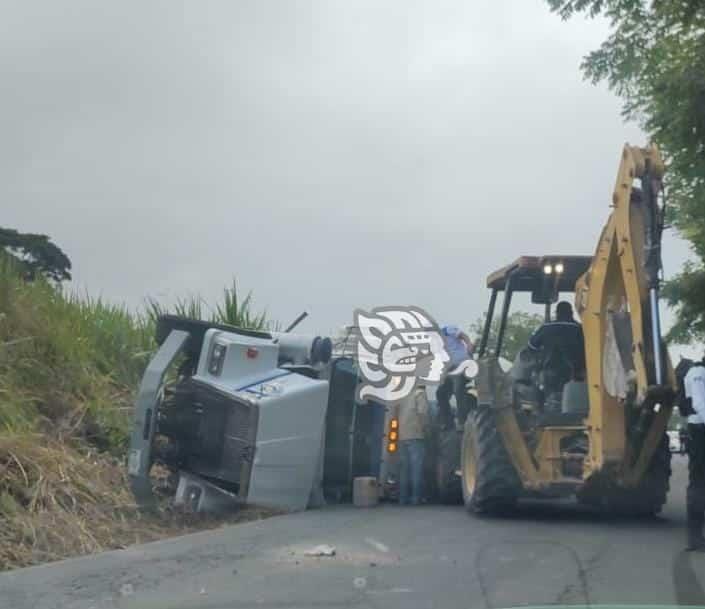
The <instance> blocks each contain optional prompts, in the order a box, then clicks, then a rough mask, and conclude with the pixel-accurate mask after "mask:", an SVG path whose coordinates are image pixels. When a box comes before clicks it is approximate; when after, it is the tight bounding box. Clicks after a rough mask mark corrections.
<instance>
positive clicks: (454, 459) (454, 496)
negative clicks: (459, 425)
mask: <svg viewBox="0 0 705 609" xmlns="http://www.w3.org/2000/svg"><path fill="white" fill-rule="evenodd" d="M461 442H462V434H461V432H459V431H457V430H455V429H451V430H448V431H441V432H440V434H439V438H438V455H437V457H436V467H435V472H434V473H435V478H436V480H435V482H436V489H437V491H438V501H439V502H440V503H445V504H447V505H460V504H461V503H462V502H463V489H462V486H461V481H460V476H458V475H457V471H458V469H459V468H460V446H461Z"/></svg>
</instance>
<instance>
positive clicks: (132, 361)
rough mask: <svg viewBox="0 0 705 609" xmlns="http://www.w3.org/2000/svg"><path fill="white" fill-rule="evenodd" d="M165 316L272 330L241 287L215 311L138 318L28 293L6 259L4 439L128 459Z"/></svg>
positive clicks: (159, 310) (0, 358) (1, 266)
mask: <svg viewBox="0 0 705 609" xmlns="http://www.w3.org/2000/svg"><path fill="white" fill-rule="evenodd" d="M163 313H175V314H178V315H185V316H188V317H194V318H198V319H205V320H208V321H213V322H219V323H228V324H233V325H237V326H241V327H248V328H255V329H265V328H269V327H270V326H271V324H270V323H269V322H268V321H267V317H266V313H264V312H262V313H257V312H255V311H254V310H253V307H252V297H251V294H247V296H245V297H244V298H241V297H240V294H239V292H238V288H237V285H236V283H235V282H234V281H233V283H232V285H231V286H229V287H227V288H226V289H225V290H224V294H223V299H222V302H220V303H218V304H216V305H215V307H214V308H213V309H212V310H211V309H209V308H208V307H207V306H206V305H205V303H203V301H202V300H201V299H200V298H198V297H190V298H187V299H182V300H179V301H178V302H177V303H176V304H175V305H174V306H172V307H165V306H163V305H161V304H160V303H158V302H156V301H154V300H149V301H148V303H147V306H146V310H145V311H144V312H142V313H135V312H132V311H129V310H128V309H127V308H125V307H124V306H120V305H114V304H112V303H109V302H105V301H103V300H101V299H99V298H98V299H96V298H90V297H89V296H85V295H79V294H76V293H70V292H67V291H65V290H61V289H59V288H57V287H55V286H54V285H52V284H50V283H48V282H46V281H42V280H37V281H34V282H31V283H27V282H25V281H23V280H22V279H21V278H20V276H19V274H18V272H17V268H16V266H15V265H14V264H13V262H12V260H11V259H9V258H8V257H7V256H4V255H0V435H2V434H4V433H13V434H17V433H36V432H43V433H47V434H50V435H51V436H52V437H53V438H57V439H62V438H72V439H75V438H79V439H83V440H86V441H88V442H89V443H91V444H93V445H94V446H96V447H98V448H99V449H101V450H107V451H110V452H113V453H114V454H122V453H123V451H124V449H125V447H126V441H127V430H128V424H129V415H130V411H131V408H132V400H133V397H134V393H135V391H136V389H137V387H138V385H139V381H140V378H141V376H142V372H143V370H144V367H145V366H146V364H147V362H148V361H149V357H150V355H151V354H152V353H153V352H154V350H155V348H156V345H155V343H154V339H153V336H154V327H155V320H156V317H157V316H158V315H160V314H163Z"/></svg>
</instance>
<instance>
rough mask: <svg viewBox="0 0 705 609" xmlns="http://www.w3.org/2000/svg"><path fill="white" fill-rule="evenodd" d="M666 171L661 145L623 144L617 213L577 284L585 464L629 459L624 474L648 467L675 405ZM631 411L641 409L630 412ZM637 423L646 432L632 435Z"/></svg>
mask: <svg viewBox="0 0 705 609" xmlns="http://www.w3.org/2000/svg"><path fill="white" fill-rule="evenodd" d="M663 174H664V165H663V161H662V160H661V156H660V154H659V151H658V149H657V148H656V146H653V145H652V146H650V147H648V148H637V147H634V146H629V145H625V147H624V150H623V152H622V158H621V162H620V166H619V171H618V174H617V181H616V184H615V188H614V193H613V196H612V207H613V211H612V213H611V214H610V217H609V220H608V221H607V224H606V225H605V227H604V229H603V231H602V235H601V236H600V240H599V242H598V245H597V250H596V252H595V256H594V258H593V261H592V264H591V265H590V268H589V269H588V271H587V272H586V273H585V274H584V275H583V276H582V277H581V278H580V279H579V280H578V282H577V285H576V308H577V310H578V311H579V312H580V315H581V318H582V323H583V330H584V334H585V353H586V367H587V379H588V383H589V392H590V415H589V417H588V426H589V429H590V430H591V432H592V433H591V436H592V442H591V448H590V455H589V459H588V461H587V462H586V469H587V470H588V472H589V471H594V470H597V469H601V468H602V467H603V466H604V465H605V464H608V463H616V462H620V461H621V462H625V463H631V465H630V470H631V471H630V472H625V479H636V478H638V477H639V476H640V475H641V473H643V469H644V468H645V467H646V466H647V465H648V462H649V460H650V458H651V455H652V454H653V450H654V448H655V445H656V443H657V442H658V441H659V440H660V439H661V437H662V435H663V431H664V429H665V424H666V421H667V417H668V415H669V414H670V409H671V405H672V397H671V393H672V391H671V389H672V387H673V374H672V370H671V366H670V362H669V361H668V356H667V352H666V350H665V347H664V345H663V341H662V339H661V327H660V316H659V283H660V277H661V235H662V232H663V217H664V209H663V205H662V204H661V203H660V201H659V195H660V193H661V190H662V187H661V180H662V177H663ZM636 180H638V183H635V181H636ZM629 409H633V412H636V411H638V410H641V413H639V415H635V416H630V414H629V412H625V410H629ZM634 421H638V422H637V423H635V422H634ZM627 426H631V428H627ZM636 428H642V429H643V430H644V433H639V434H636V435H635V434H634V433H632V432H634V429H636ZM636 436H641V437H636Z"/></svg>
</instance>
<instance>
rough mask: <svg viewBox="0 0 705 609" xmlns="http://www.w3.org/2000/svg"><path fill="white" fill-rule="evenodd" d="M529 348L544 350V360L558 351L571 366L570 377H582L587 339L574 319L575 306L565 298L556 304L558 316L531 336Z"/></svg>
mask: <svg viewBox="0 0 705 609" xmlns="http://www.w3.org/2000/svg"><path fill="white" fill-rule="evenodd" d="M529 349H531V350H532V351H543V353H544V361H546V360H548V359H550V358H551V356H552V355H553V354H555V353H556V352H560V355H561V356H562V357H563V358H564V359H565V361H566V362H567V363H568V365H569V366H570V368H571V371H570V378H566V379H565V381H564V382H567V381H569V380H570V379H571V378H573V379H578V378H582V376H583V374H584V371H585V339H584V337H583V329H582V327H581V326H580V324H579V323H578V322H577V321H575V319H573V307H572V306H571V305H570V303H569V302H566V301H565V300H563V301H561V302H559V303H558V304H557V305H556V318H555V320H554V321H547V322H545V323H543V324H541V326H539V328H538V329H536V330H535V331H534V333H533V334H532V335H531V337H530V338H529Z"/></svg>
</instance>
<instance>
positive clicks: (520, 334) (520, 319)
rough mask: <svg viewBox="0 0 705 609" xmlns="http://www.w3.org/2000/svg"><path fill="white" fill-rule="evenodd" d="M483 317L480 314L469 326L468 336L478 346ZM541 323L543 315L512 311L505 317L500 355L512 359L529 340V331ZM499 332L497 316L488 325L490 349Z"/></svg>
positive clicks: (483, 323) (483, 322) (495, 341)
mask: <svg viewBox="0 0 705 609" xmlns="http://www.w3.org/2000/svg"><path fill="white" fill-rule="evenodd" d="M485 318H486V316H482V317H480V318H478V319H477V321H475V323H474V324H472V325H471V326H470V337H471V338H472V340H473V341H474V342H475V344H476V345H478V346H479V344H480V340H481V338H482V330H483V328H484V327H485ZM542 323H543V316H541V315H536V314H534V313H526V312H525V311H514V313H512V314H511V315H509V316H508V317H507V326H506V328H505V330H504V340H503V341H502V343H503V344H502V357H505V358H506V359H508V360H509V361H512V362H513V361H514V358H515V357H516V356H517V353H519V351H521V350H522V349H523V348H524V347H526V345H527V344H528V342H529V337H530V336H531V333H532V332H533V331H534V330H535V329H536V328H538V327H539V326H540V325H541V324H542ZM498 332H499V316H497V317H495V318H494V319H493V320H492V325H491V327H490V338H489V341H488V343H487V345H488V347H489V348H490V349H492V348H493V346H494V345H495V344H496V343H497V333H498Z"/></svg>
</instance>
